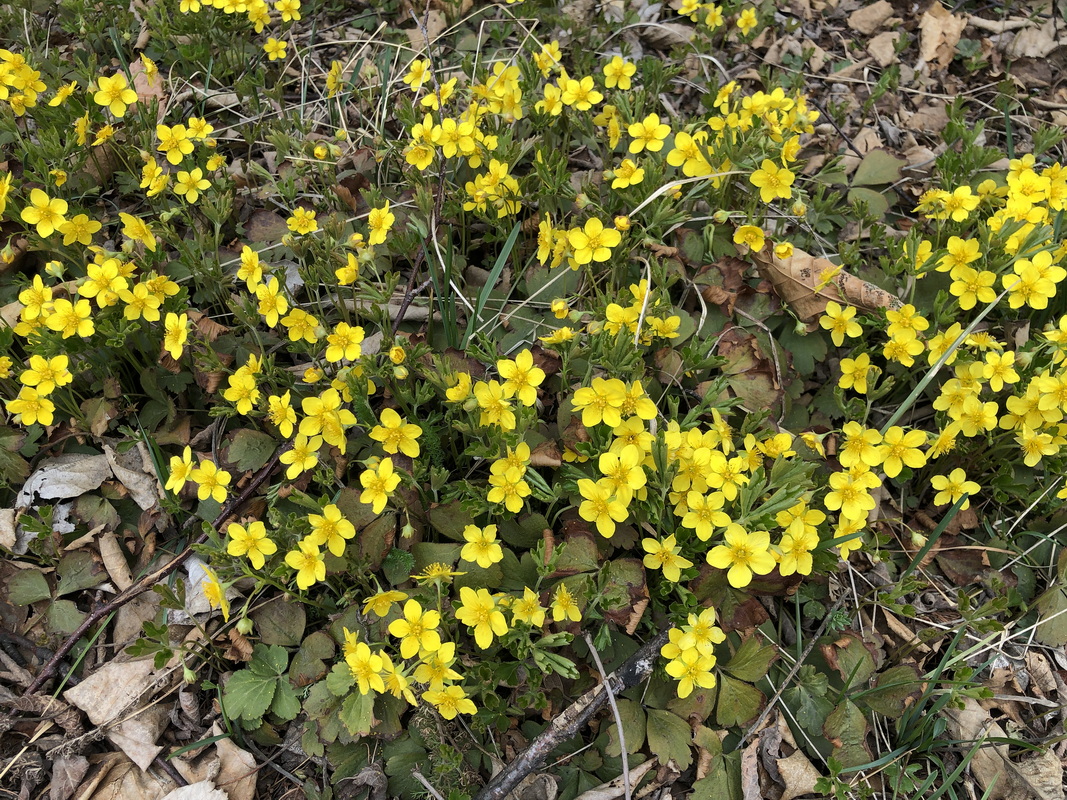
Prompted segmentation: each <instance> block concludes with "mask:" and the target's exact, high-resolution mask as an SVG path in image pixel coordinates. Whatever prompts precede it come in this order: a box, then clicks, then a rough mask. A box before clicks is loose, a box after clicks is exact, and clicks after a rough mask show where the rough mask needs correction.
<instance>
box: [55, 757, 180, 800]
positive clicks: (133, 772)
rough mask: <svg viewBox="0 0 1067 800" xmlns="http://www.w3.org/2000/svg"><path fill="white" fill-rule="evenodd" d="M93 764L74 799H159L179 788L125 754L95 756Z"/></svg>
mask: <svg viewBox="0 0 1067 800" xmlns="http://www.w3.org/2000/svg"><path fill="white" fill-rule="evenodd" d="M89 763H90V765H91V767H92V769H91V772H90V773H89V776H88V778H86V780H85V782H84V783H82V785H81V786H79V787H78V791H77V793H76V794H75V796H74V798H73V800H104V798H106V800H159V799H160V798H161V797H163V795H165V794H166V793H167V792H169V791H170V790H171V789H173V788H174V785H175V784H174V782H173V781H172V780H170V778H168V777H166V776H165V775H157V774H156V773H155V771H153V772H145V771H144V770H142V769H140V768H139V767H138V766H137V765H136V764H134V763H133V762H132V761H130V760H129V759H128V758H126V756H124V755H123V754H122V753H106V754H104V755H102V756H93V757H91V758H90V759H89Z"/></svg>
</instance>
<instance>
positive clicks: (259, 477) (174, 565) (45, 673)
mask: <svg viewBox="0 0 1067 800" xmlns="http://www.w3.org/2000/svg"><path fill="white" fill-rule="evenodd" d="M290 446H291V445H285V446H283V447H281V448H279V449H278V452H276V453H275V454H274V456H273V457H272V458H271V460H270V461H269V462H267V465H266V466H265V467H263V468H262V469H261V470H260V471H259V472H257V473H256V474H255V475H253V476H252V480H250V481H249V482H248V485H247V486H246V487H245V488H244V489H243V490H242V491H241V493H240V494H238V495H237V496H236V497H233V498H232V499H231V500H230V501H229V502H227V503H226V505H225V506H223V508H222V511H221V512H220V513H219V516H218V518H216V520H215V521H214V522H213V523H212V528H214V529H215V530H216V531H217V530H218V529H219V528H220V527H221V526H222V524H223V523H224V522H225V521H226V520H227V519H229V518H230V517H232V516H233V515H234V514H235V513H236V512H237V511H238V509H240V508H241V507H242V506H243V505H244V504H245V503H246V502H248V499H249V498H250V497H251V496H252V494H253V493H254V492H255V491H256V490H257V489H258V488H259V487H260V486H261V485H262V484H263V482H264V481H265V480H266V479H267V478H268V477H269V476H270V474H271V472H273V471H274V468H275V467H276V466H277V465H278V460H279V459H280V458H281V455H282V453H284V452H285V451H287V450H288V449H289V448H290ZM195 522H197V517H194V516H190V517H189V518H188V519H187V520H185V522H184V523H182V526H181V531H183V532H184V531H186V530H188V529H189V528H191V527H192V526H193V524H194V523H195ZM207 538H208V534H207V533H202V534H200V536H198V537H197V538H196V540H195V541H193V542H192V543H191V544H189V545H188V546H187V547H186V548H185V549H184V550H182V551H181V552H180V553H178V555H176V556H175V557H174V558H173V559H172V560H170V561H168V562H167V563H166V564H164V565H163V566H162V567H160V568H159V569H157V570H155V571H154V572H150V573H148V574H147V575H145V576H144V577H142V578H141V579H140V580H139V581H137V583H135V584H133V585H132V586H130V587H129V588H128V589H126V590H125V591H122V592H119V594H117V595H115V596H114V597H113V598H112V599H111V600H110V601H109V602H107V603H104V604H103V605H101V606H99V607H98V608H96V609H94V610H93V611H92V612H91V613H90V614H88V615H87V616H86V617H85V619H84V620H83V621H82V623H81V624H80V625H79V626H78V627H77V629H76V630H75V631H74V633H72V634H71V635H70V636H68V637H67V639H66V641H64V642H63V644H62V645H60V646H59V648H58V649H57V650H56V652H55V654H54V655H53V656H52V658H51V659H49V661H48V663H47V664H45V665H44V667H43V668H42V669H41V671H40V673H38V675H37V677H36V678H34V681H33V683H31V684H30V685H29V687H28V688H27V689H26V694H33V693H34V692H37V691H39V690H40V688H41V686H43V685H44V683H45V681H47V680H48V679H49V678H50V677H52V675H53V674H54V673H55V671H56V669H57V668H58V667H59V664H60V662H61V661H62V660H63V659H64V658H65V657H66V656H67V654H68V653H70V651H71V650H72V649H74V645H75V644H77V643H78V640H79V639H81V637H82V636H83V635H84V634H85V632H86V631H88V630H89V629H90V628H91V627H92V626H93V625H95V624H96V623H98V622H99V621H100V620H102V619H104V617H106V616H108V615H109V614H111V613H113V612H115V611H116V610H118V609H119V608H121V607H122V606H124V605H126V604H127V603H128V602H130V601H131V600H133V599H134V598H135V597H138V596H140V595H142V594H144V593H145V592H147V591H148V590H149V589H151V588H152V587H153V586H155V585H156V584H157V583H159V582H160V581H161V580H163V579H164V578H165V577H167V576H168V575H170V574H171V573H172V572H174V571H175V570H176V569H178V567H180V566H181V565H182V564H183V563H184V562H185V560H186V559H187V558H189V556H191V555H192V553H193V548H194V547H195V546H196V545H200V544H203V543H204V542H206V541H207Z"/></svg>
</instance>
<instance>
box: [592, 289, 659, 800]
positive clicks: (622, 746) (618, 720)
mask: <svg viewBox="0 0 1067 800" xmlns="http://www.w3.org/2000/svg"><path fill="white" fill-rule="evenodd" d="M645 298H646V300H647V298H648V293H647V292H646V293H645ZM642 313H644V312H643V311H642ZM585 643H586V645H587V646H588V647H589V652H590V653H592V655H593V661H595V662H596V668H597V669H598V670H599V671H600V674H601V675H602V676H605V675H606V673H605V671H604V664H603V663H602V662H601V660H600V653H598V652H597V649H596V646H595V645H594V644H593V637H592V636H590V635H589V634H588V633H587V634H585ZM604 691H605V692H607V693H608V705H609V706H611V714H612V716H614V717H615V729H616V730H617V731H618V732H619V754H620V756H621V757H622V792H623V795H622V796H623V797H624V798H625V800H630V792H631V787H630V759H629V755H628V753H627V752H626V734H625V733H624V732H623V729H622V715H621V714H619V706H618V704H617V703H616V702H615V693H614V692H613V691H611V683H609V682H608V681H607V680H605V681H604Z"/></svg>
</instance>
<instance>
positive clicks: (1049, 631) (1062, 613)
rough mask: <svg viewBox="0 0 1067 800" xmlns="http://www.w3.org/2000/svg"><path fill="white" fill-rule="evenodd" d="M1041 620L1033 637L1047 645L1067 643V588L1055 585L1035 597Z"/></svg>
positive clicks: (1054, 645)
mask: <svg viewBox="0 0 1067 800" xmlns="http://www.w3.org/2000/svg"><path fill="white" fill-rule="evenodd" d="M1036 605H1037V610H1038V612H1039V613H1040V614H1041V621H1040V622H1039V623H1038V625H1037V629H1036V630H1035V631H1034V638H1035V639H1037V641H1039V642H1041V644H1044V645H1048V646H1049V647H1063V645H1065V644H1067V590H1065V589H1064V587H1063V586H1060V585H1055V586H1053V587H1052V588H1050V589H1049V590H1048V591H1047V592H1045V593H1044V594H1043V595H1041V596H1040V597H1039V598H1038V599H1037V604H1036Z"/></svg>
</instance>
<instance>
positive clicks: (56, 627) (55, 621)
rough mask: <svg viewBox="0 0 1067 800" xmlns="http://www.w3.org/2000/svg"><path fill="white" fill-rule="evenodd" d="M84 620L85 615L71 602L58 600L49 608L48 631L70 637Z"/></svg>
mask: <svg viewBox="0 0 1067 800" xmlns="http://www.w3.org/2000/svg"><path fill="white" fill-rule="evenodd" d="M84 619H85V614H84V613H82V612H81V611H79V610H78V607H77V606H76V605H74V603H72V602H71V601H70V600H56V601H55V602H54V603H52V605H50V606H49V607H48V629H49V630H50V631H52V633H59V634H63V635H65V636H69V635H70V634H72V633H74V631H75V630H77V628H78V626H79V625H81V624H82V620H84Z"/></svg>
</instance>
